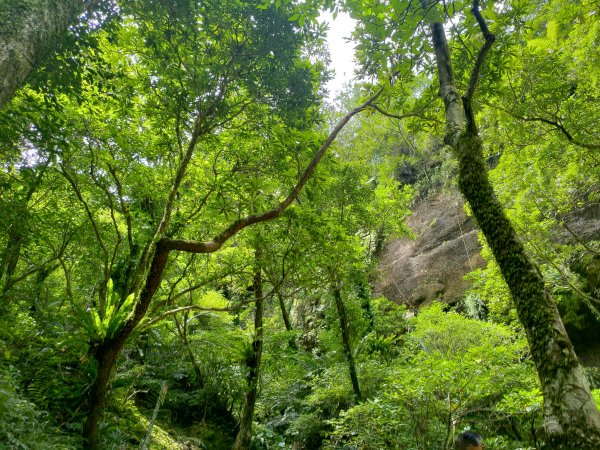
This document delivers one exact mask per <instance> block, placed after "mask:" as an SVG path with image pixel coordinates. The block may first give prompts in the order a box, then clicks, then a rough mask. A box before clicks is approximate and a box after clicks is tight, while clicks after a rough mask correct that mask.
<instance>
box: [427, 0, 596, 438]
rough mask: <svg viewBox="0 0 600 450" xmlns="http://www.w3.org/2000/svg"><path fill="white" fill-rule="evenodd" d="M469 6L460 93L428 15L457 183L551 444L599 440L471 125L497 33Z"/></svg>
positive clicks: (572, 360)
mask: <svg viewBox="0 0 600 450" xmlns="http://www.w3.org/2000/svg"><path fill="white" fill-rule="evenodd" d="M478 7H479V5H478V2H477V0H476V1H475V2H474V5H473V9H472V12H473V14H474V15H475V17H476V19H477V22H478V24H479V26H480V28H481V31H482V33H483V35H484V37H485V39H486V43H485V45H484V46H483V47H482V49H481V51H480V52H479V55H478V58H477V62H476V65H475V68H474V70H473V72H472V75H471V80H470V82H469V86H468V89H467V92H466V94H465V96H464V97H462V98H461V97H460V96H459V94H458V90H457V89H456V87H455V85H454V79H453V74H452V63H451V60H450V51H449V48H448V44H447V41H446V36H445V34H444V28H443V25H442V24H441V23H439V22H434V23H432V26H431V29H432V35H433V36H432V37H433V39H432V41H433V46H434V49H435V53H436V60H437V67H438V75H439V80H440V95H441V96H442V98H443V100H444V105H445V109H446V137H445V141H446V143H447V144H448V145H450V146H451V147H452V148H453V149H454V151H455V153H456V155H457V157H458V160H459V187H460V190H461V192H462V193H463V195H464V196H465V198H466V199H467V201H468V202H469V205H470V206H471V209H472V211H473V215H474V216H475V219H476V220H477V224H478V226H479V227H480V228H481V230H482V231H483V234H484V235H485V238H486V241H487V242H488V245H489V246H490V248H491V249H492V252H493V254H494V258H495V259H496V261H497V263H498V266H499V267H500V270H501V272H502V275H503V277H504V279H505V281H506V283H507V285H508V287H509V289H510V292H511V294H512V297H513V301H514V304H515V307H516V310H517V314H518V316H519V320H520V322H521V324H522V325H523V327H524V329H525V331H526V334H527V340H528V342H529V348H530V350H531V355H532V357H533V360H534V362H535V365H536V369H537V372H538V375H539V378H540V382H541V385H542V392H543V395H544V427H545V431H546V440H547V444H548V446H549V448H552V449H564V450H567V449H571V450H572V449H579V450H592V449H599V448H600V413H599V412H598V409H597V408H596V405H595V403H594V400H593V398H592V396H591V394H590V389H589V386H588V383H587V380H586V378H585V376H584V374H583V370H582V367H581V365H580V364H579V361H578V360H577V356H576V355H575V351H574V349H573V346H572V344H571V342H570V340H569V337H568V336H567V333H566V331H565V328H564V326H563V324H562V322H561V319H560V316H559V313H558V310H557V308H556V304H555V303H554V301H553V299H552V298H551V297H550V295H549V294H548V292H547V291H546V289H545V286H544V280H543V278H542V276H541V274H540V272H539V270H538V268H537V267H536V266H535V265H534V264H533V263H532V262H531V261H530V259H529V258H528V256H527V254H526V252H525V249H524V247H523V245H522V243H521V242H520V240H519V238H518V236H517V234H516V232H515V230H514V228H513V227H512V225H511V223H510V222H509V220H508V218H507V217H506V214H505V212H504V209H503V208H502V205H501V204H500V202H499V201H498V199H497V197H496V195H495V194H494V191H493V189H492V186H491V184H490V182H489V179H488V176H487V171H486V167H485V162H484V158H483V152H482V142H481V140H480V139H479V137H478V133H477V129H476V127H475V122H474V115H473V112H472V108H471V101H472V97H473V94H474V92H475V88H476V85H477V81H478V77H479V71H480V69H481V67H482V65H483V62H484V60H485V55H486V53H487V51H488V50H489V48H490V47H491V45H492V43H493V42H494V37H493V35H491V34H490V33H489V30H488V29H487V27H486V25H485V22H484V21H483V18H482V17H481V15H480V13H479V9H478Z"/></svg>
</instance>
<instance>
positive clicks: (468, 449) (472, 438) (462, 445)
mask: <svg viewBox="0 0 600 450" xmlns="http://www.w3.org/2000/svg"><path fill="white" fill-rule="evenodd" d="M484 448H485V446H484V445H483V438H482V437H481V436H480V435H479V434H477V433H473V432H472V431H465V432H463V433H460V434H459V435H458V437H457V438H456V450H484Z"/></svg>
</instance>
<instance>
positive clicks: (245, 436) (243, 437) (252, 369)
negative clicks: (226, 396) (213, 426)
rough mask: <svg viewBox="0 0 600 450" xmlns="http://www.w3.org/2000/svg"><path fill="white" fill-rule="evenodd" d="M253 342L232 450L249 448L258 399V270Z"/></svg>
mask: <svg viewBox="0 0 600 450" xmlns="http://www.w3.org/2000/svg"><path fill="white" fill-rule="evenodd" d="M254 297H255V299H256V300H255V304H256V306H255V312H254V340H253V341H252V353H251V354H250V355H248V358H247V359H246V365H247V367H248V369H249V372H248V380H247V381H248V390H247V391H246V396H245V398H244V409H243V411H242V418H241V419H240V429H239V431H238V434H237V436H236V438H235V443H234V444H233V450H246V449H248V448H249V447H250V440H251V439H252V419H253V418H254V406H255V405H256V398H257V397H258V381H259V376H260V363H261V359H262V348H263V314H264V309H265V299H264V298H263V292H262V277H261V271H260V268H259V269H258V270H257V271H256V273H255V275H254Z"/></svg>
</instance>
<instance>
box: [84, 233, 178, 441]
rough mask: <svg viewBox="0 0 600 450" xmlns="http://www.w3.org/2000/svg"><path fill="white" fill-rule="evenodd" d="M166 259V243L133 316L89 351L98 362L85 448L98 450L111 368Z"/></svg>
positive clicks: (143, 310) (146, 304)
mask: <svg viewBox="0 0 600 450" xmlns="http://www.w3.org/2000/svg"><path fill="white" fill-rule="evenodd" d="M168 256H169V250H168V248H166V247H165V242H164V241H159V243H158V244H157V245H156V250H155V252H154V256H153V257H152V263H151V266H150V270H149V272H148V275H147V277H146V283H145V285H144V288H143V289H142V292H141V293H140V296H139V299H138V300H137V302H136V304H135V307H134V311H133V316H132V317H131V318H130V319H129V320H128V321H127V322H126V323H125V325H123V327H122V328H121V329H120V330H119V331H118V332H117V333H116V334H115V336H114V337H113V338H105V339H104V340H103V341H102V342H100V343H98V345H97V346H96V347H95V348H94V349H93V350H92V356H93V357H94V358H95V359H96V361H97V366H98V372H97V374H96V379H95V380H94V382H93V384H92V387H91V389H90V397H89V408H88V416H87V419H86V422H85V425H84V427H83V437H84V439H86V442H87V448H90V449H92V450H94V449H97V448H99V440H98V425H99V423H100V418H101V417H102V411H103V408H104V403H105V402H106V397H107V394H108V389H109V384H110V379H111V374H112V371H113V368H114V367H115V363H116V362H117V358H118V357H119V354H120V353H121V350H122V349H123V346H124V345H125V342H126V340H127V338H128V337H129V335H130V334H131V332H132V331H133V330H134V329H135V327H136V326H137V325H138V323H140V321H141V320H142V319H143V318H144V316H145V315H146V311H147V310H148V307H149V306H150V300H151V299H152V297H153V296H154V294H155V292H156V290H157V289H158V286H159V284H160V280H161V276H162V273H163V270H164V268H165V265H166V264H167V259H168Z"/></svg>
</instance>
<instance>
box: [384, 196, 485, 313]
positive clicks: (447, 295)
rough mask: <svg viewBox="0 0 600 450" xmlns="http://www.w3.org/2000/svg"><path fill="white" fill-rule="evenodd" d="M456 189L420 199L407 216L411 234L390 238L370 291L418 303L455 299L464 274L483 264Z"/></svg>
mask: <svg viewBox="0 0 600 450" xmlns="http://www.w3.org/2000/svg"><path fill="white" fill-rule="evenodd" d="M463 204H464V201H463V199H462V197H461V195H460V194H459V193H458V192H457V191H456V190H454V191H449V192H448V191H446V192H442V193H439V194H437V195H435V196H433V197H430V198H428V199H427V200H425V201H423V202H422V203H420V204H419V205H418V206H417V207H416V208H414V210H413V214H412V215H411V216H410V217H409V218H408V219H406V225H407V226H408V227H409V228H410V229H411V230H412V232H413V233H414V239H411V238H403V239H396V240H394V241H392V242H390V243H389V244H388V245H387V246H386V248H385V249H384V252H383V255H382V260H381V264H380V268H379V272H380V276H379V280H378V281H377V282H376V283H375V286H374V288H375V294H380V295H384V296H385V297H387V298H388V299H390V300H393V301H395V302H398V303H403V304H406V305H407V306H409V307H410V308H411V309H417V308H419V307H421V306H425V305H427V304H429V303H431V302H432V301H433V300H440V301H443V302H446V303H449V304H452V303H456V302H457V301H459V300H460V299H461V298H462V296H463V294H464V292H465V290H466V289H467V288H468V287H469V282H468V281H467V280H464V279H463V277H464V275H465V274H467V273H469V272H471V271H473V270H475V269H477V268H480V267H484V266H485V261H484V260H483V258H481V255H480V250H481V245H480V244H479V241H478V239H477V230H476V228H475V224H474V223H473V221H472V219H471V218H470V217H468V216H467V215H466V213H465V210H464V208H463Z"/></svg>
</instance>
